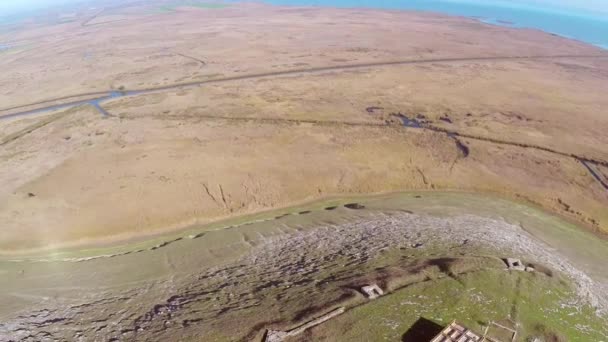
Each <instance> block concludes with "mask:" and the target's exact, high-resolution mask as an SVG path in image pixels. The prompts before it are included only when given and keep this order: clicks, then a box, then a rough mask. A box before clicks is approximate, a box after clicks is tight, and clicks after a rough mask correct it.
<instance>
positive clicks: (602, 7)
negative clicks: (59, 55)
mask: <svg viewBox="0 0 608 342" xmlns="http://www.w3.org/2000/svg"><path fill="white" fill-rule="evenodd" d="M79 1H80V2H82V1H84V0H0V16H2V15H6V14H12V13H14V12H19V11H23V10H28V9H41V8H47V7H51V6H53V5H56V4H67V3H70V2H79ZM441 1H451V2H467V3H491V4H503V5H511V6H513V5H515V6H532V7H537V8H538V7H543V8H546V7H553V8H556V9H563V10H569V9H578V10H585V11H591V12H596V14H597V12H602V13H604V14H606V15H608V0H441Z"/></svg>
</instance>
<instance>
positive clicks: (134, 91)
mask: <svg viewBox="0 0 608 342" xmlns="http://www.w3.org/2000/svg"><path fill="white" fill-rule="evenodd" d="M561 58H567V59H595V58H608V54H601V55H553V56H504V57H501V56H489V57H458V58H434V59H420V60H401V61H384V62H375V63H360V64H349V65H336V66H326V67H317V68H302V69H291V70H285V71H278V72H267V73H259V74H249V75H242V76H233V77H225V78H219V79H212V80H205V81H194V82H186V83H177V84H172V85H167V86H160V87H152V88H144V89H131V90H129V89H125V90H121V91H120V94H121V95H120V96H115V95H113V94H116V91H112V90H111V91H107V92H92V93H83V94H74V95H69V96H63V97H60V98H55V99H49V100H44V101H38V102H35V103H31V104H27V105H21V106H15V107H10V108H4V109H0V112H3V111H9V110H13V109H18V108H24V107H30V106H34V105H40V104H44V103H49V102H56V101H60V100H67V99H71V98H75V97H83V96H90V95H99V94H105V96H100V97H97V98H93V99H88V100H82V101H73V102H68V103H65V104H56V105H52V106H47V107H42V108H37V109H32V110H28V111H23V112H17V113H11V114H6V115H0V120H2V119H6V118H14V117H17V116H23V115H29V114H35V113H41V112H45V111H49V110H56V109H59V108H67V107H72V106H78V105H81V104H85V103H88V102H90V101H103V100H105V99H106V98H108V97H123V96H135V95H141V94H148V93H152V92H157V91H165V90H172V89H180V88H187V87H195V86H201V85H205V84H215V83H222V82H230V81H239V80H249V79H259V78H269V77H278V76H289V75H298V74H312V73H319V72H327V71H346V70H354V69H366V68H374V67H386V66H398V65H412V64H429V63H457V62H484V61H510V60H547V59H561Z"/></svg>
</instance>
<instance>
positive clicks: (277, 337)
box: [264, 307, 345, 342]
mask: <svg viewBox="0 0 608 342" xmlns="http://www.w3.org/2000/svg"><path fill="white" fill-rule="evenodd" d="M344 311H345V308H344V307H341V308H338V309H335V310H333V311H330V312H328V313H326V314H325V315H323V316H321V317H318V318H315V319H313V320H312V321H308V322H306V323H304V324H302V325H300V326H299V327H297V328H294V329H291V330H288V331H280V330H270V329H268V330H266V336H265V337H264V342H282V341H283V340H285V338H287V337H290V336H296V335H299V334H301V333H303V332H304V330H306V329H309V328H312V327H314V326H316V325H319V324H321V323H323V322H325V321H328V320H330V319H332V318H334V317H336V316H338V315H341V314H343V313H344Z"/></svg>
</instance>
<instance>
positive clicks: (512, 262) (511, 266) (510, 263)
mask: <svg viewBox="0 0 608 342" xmlns="http://www.w3.org/2000/svg"><path fill="white" fill-rule="evenodd" d="M504 261H505V262H506V263H507V269H508V270H513V271H526V272H534V267H530V266H526V265H524V264H523V263H522V262H521V260H519V259H515V258H506V259H504Z"/></svg>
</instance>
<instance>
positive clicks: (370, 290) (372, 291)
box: [361, 284, 384, 299]
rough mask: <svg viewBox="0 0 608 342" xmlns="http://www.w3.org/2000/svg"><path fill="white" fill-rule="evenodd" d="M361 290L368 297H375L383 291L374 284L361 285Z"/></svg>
mask: <svg viewBox="0 0 608 342" xmlns="http://www.w3.org/2000/svg"><path fill="white" fill-rule="evenodd" d="M361 291H362V292H363V293H365V294H366V295H367V298H368V299H376V298H378V297H380V296H382V295H383V294H384V291H382V289H381V288H380V286H378V285H376V284H372V285H366V286H363V287H362V288H361Z"/></svg>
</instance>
